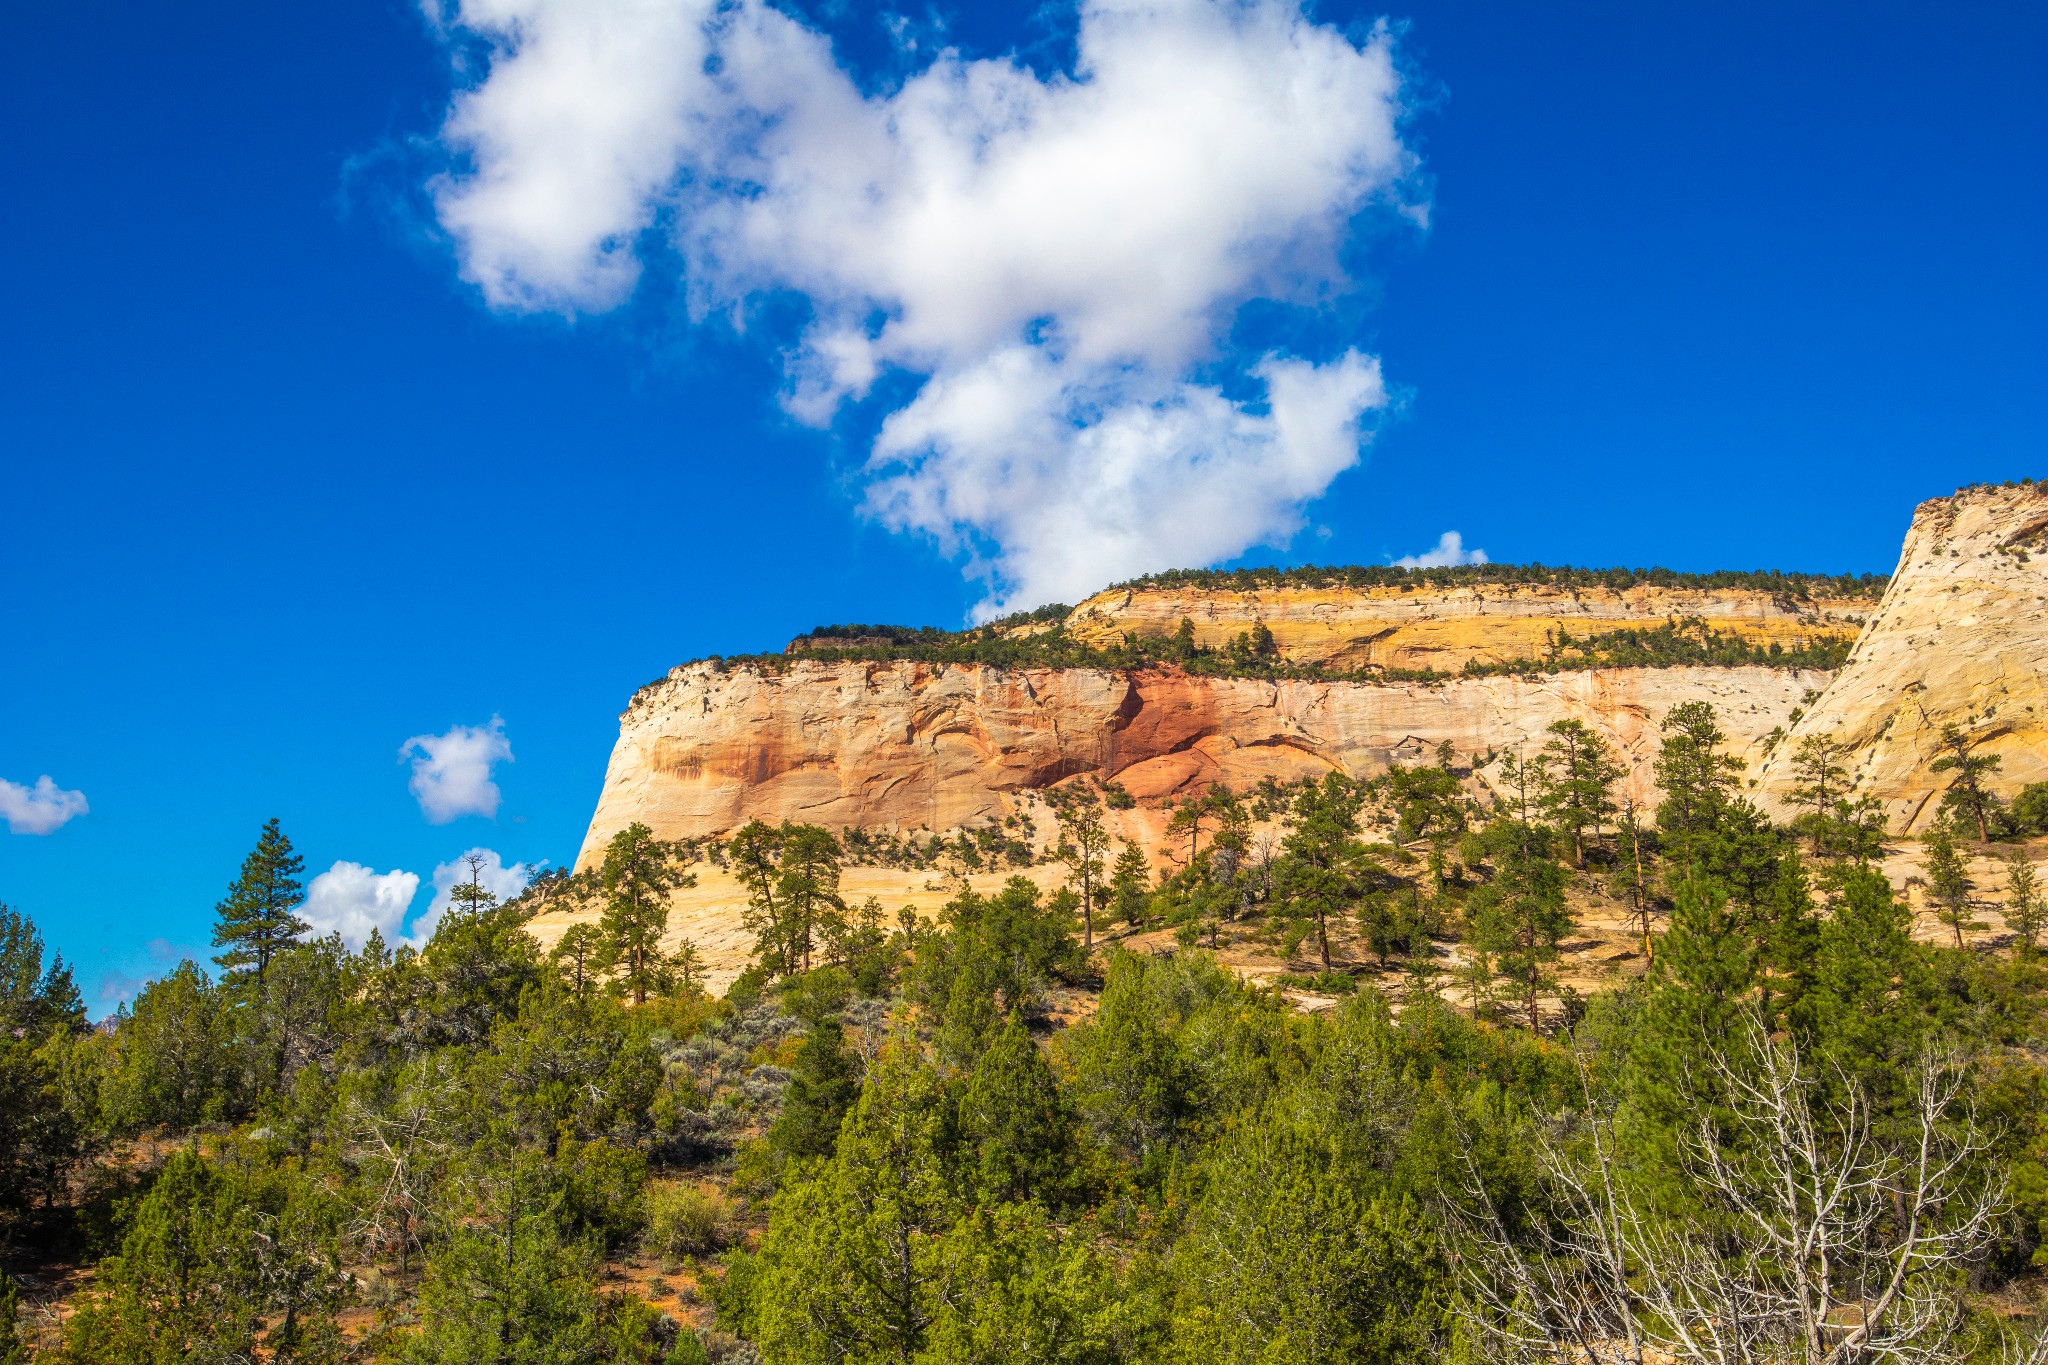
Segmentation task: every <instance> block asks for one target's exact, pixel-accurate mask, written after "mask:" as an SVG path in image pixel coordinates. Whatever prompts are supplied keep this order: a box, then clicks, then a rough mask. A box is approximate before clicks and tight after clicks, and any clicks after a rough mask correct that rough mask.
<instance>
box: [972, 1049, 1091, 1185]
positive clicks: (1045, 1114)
mask: <svg viewBox="0 0 2048 1365" xmlns="http://www.w3.org/2000/svg"><path fill="white" fill-rule="evenodd" d="M1074 1121H1075V1119H1074V1110H1073V1106H1072V1105H1071V1104H1069V1103H1068V1101H1067V1097H1066V1095H1065V1093H1064V1092H1063V1091H1062V1090H1061V1089H1060V1083H1059V1079H1058V1077H1056V1076H1055V1075H1054V1074H1053V1070H1052V1067H1051V1066H1049V1065H1048V1064H1047V1063H1046V1060H1045V1056H1044V1054H1043V1053H1041V1052H1040V1051H1039V1049H1038V1044H1037V1043H1035V1042H1033V1041H1032V1039H1031V1034H1030V1033H1029V1032H1028V1031H1027V1030H1026V1029H1025V1027H1024V1024H1023V1021H1022V1020H1020V1019H1019V1018H1018V1017H1017V1015H1016V1014H1014V1013H1013V1014H1011V1015H1010V1018H1009V1022H1008V1023H1006V1024H1005V1025H1004V1026H1003V1028H1002V1030H1001V1031H1000V1032H999V1033H997V1034H996V1036H995V1039H994V1041H993V1043H992V1044H991V1045H990V1046H989V1048H988V1050H987V1051H986V1052H984V1053H983V1054H982V1056H981V1059H980V1060H979V1061H978V1062H976V1063H975V1066H974V1070H973V1072H972V1073H971V1074H970V1075H969V1076H968V1078H967V1085H966V1087H965V1089H964V1090H963V1091H962V1093H961V1096H960V1128H961V1133H962V1135H963V1136H964V1137H965V1138H966V1139H967V1141H968V1142H969V1143H971V1144H973V1150H974V1151H975V1157H976V1163H977V1165H978V1166H979V1170H980V1185H981V1195H982V1198H983V1199H984V1200H986V1201H989V1202H995V1201H998V1200H1012V1201H1016V1202H1020V1203H1021V1202H1023V1201H1025V1200H1029V1199H1037V1200H1039V1201H1041V1202H1043V1203H1046V1204H1048V1205H1052V1204H1057V1203H1058V1202H1059V1201H1060V1199H1061V1197H1062V1196H1063V1195H1065V1194H1068V1193H1071V1192H1072V1187H1073V1183H1074V1181H1073V1177H1074V1164H1075V1160H1076V1153H1075V1143H1074Z"/></svg>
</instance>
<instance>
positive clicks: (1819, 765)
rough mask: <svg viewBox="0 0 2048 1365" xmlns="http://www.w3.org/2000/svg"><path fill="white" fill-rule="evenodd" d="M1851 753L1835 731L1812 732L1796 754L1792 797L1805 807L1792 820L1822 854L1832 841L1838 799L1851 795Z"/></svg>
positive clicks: (1796, 750) (1814, 850)
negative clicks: (1837, 738) (1815, 733)
mask: <svg viewBox="0 0 2048 1365" xmlns="http://www.w3.org/2000/svg"><path fill="white" fill-rule="evenodd" d="M1846 760H1847V755H1846V753H1845V751H1844V750H1843V748H1842V746H1841V744H1840V743H1839V742H1838V741H1837V740H1836V739H1835V737H1834V736H1833V735H1808V736H1806V738H1804V739H1802V740H1800V741H1799V747H1798V748H1797V749H1795V750H1794V751H1793V754H1792V790H1791V792H1790V794H1789V799H1790V800H1791V802H1792V804H1793V805H1795V806H1800V807H1803V808H1804V810H1803V811H1802V813H1801V814H1800V816H1799V818H1798V819H1797V820H1794V821H1793V822H1792V826H1793V828H1794V829H1797V830H1800V831H1802V832H1803V833H1805V834H1806V835H1807V837H1808V839H1809V840H1810V843H1811V847H1812V850H1813V854H1814V856H1815V857H1819V856H1820V854H1821V852H1822V850H1823V849H1825V848H1827V847H1828V845H1829V843H1830V842H1831V840H1830V838H1829V836H1830V834H1831V833H1832V828H1831V827H1832V825H1833V816H1834V811H1835V803H1836V802H1837V801H1840V800H1842V799H1843V798H1844V797H1846V796H1847V795H1848V791H1849V767H1848V763H1847V761H1846Z"/></svg>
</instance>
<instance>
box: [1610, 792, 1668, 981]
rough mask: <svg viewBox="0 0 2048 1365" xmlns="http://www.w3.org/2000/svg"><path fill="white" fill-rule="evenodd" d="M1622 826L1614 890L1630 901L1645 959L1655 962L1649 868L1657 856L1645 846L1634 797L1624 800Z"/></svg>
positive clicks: (1632, 916) (1654, 903)
mask: <svg viewBox="0 0 2048 1365" xmlns="http://www.w3.org/2000/svg"><path fill="white" fill-rule="evenodd" d="M1620 829H1621V833H1620V838H1621V849H1620V858H1619V860H1618V863H1617V866H1616V868H1615V876H1614V890H1615V893H1616V894H1617V895H1620V896H1622V897H1625V898H1626V899H1627V901H1628V908H1629V919H1630V920H1631V921H1632V922H1633V923H1634V924H1635V926H1636V928H1637V930H1638V931H1639V932H1640V933H1641V934H1642V936H1643V957H1644V959H1645V960H1647V961H1651V962H1654V961H1655V960H1656V956H1657V954H1656V951H1655V948H1654V945H1653V944H1652V942H1651V940H1650V921H1651V920H1652V919H1653V918H1655V916H1656V913H1657V905H1656V898H1655V896H1653V895H1652V894H1651V882H1650V867H1651V861H1652V859H1653V858H1654V857H1655V855H1654V854H1653V853H1652V852H1651V851H1650V850H1649V849H1648V848H1646V847H1645V846H1644V839H1643V822H1642V817H1641V815H1640V814H1638V812H1637V809H1636V800H1635V798H1634V797H1633V796H1628V797H1624V798H1623V799H1622V806H1621V826H1620Z"/></svg>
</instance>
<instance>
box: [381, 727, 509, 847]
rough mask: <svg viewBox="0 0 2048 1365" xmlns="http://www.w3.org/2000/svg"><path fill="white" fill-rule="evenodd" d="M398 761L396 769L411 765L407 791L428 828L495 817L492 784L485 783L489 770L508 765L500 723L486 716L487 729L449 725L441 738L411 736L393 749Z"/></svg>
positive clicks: (506, 744)
mask: <svg viewBox="0 0 2048 1365" xmlns="http://www.w3.org/2000/svg"><path fill="white" fill-rule="evenodd" d="M398 758H399V761H400V762H401V763H402V762H404V761H405V760H406V759H408V758H410V759H411V760H412V781H411V782H410V783H408V784H407V785H408V786H410V787H411V788H412V794H413V795H414V796H415V797H417V798H418V800H419V803H420V811H421V813H422V814H424V815H425V816H426V817H427V819H428V821H429V822H431V823H433V824H436V825H445V824H447V823H448V822H449V821H450V820H454V819H458V818H460V817H461V816H464V815H482V816H487V817H488V816H495V815H496V814H497V813H498V799H499V795H498V784H497V783H495V782H493V781H492V780H491V766H492V765H493V764H495V763H497V762H499V761H500V760H502V761H504V762H506V763H510V762H511V761H512V744H511V741H509V740H507V739H506V738H505V722H504V721H503V720H502V719H501V718H499V717H497V716H492V717H491V722H490V724H488V725H474V726H472V725H455V726H450V727H449V730H448V733H446V734H444V735H414V736H413V737H412V738H411V739H409V740H407V741H406V742H405V743H404V744H402V745H400V746H399V750H398Z"/></svg>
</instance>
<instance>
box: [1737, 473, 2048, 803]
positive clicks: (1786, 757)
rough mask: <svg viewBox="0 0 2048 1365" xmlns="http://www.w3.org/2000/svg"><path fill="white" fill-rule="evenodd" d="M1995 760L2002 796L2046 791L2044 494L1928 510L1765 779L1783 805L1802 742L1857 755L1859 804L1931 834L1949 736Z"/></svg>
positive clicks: (1986, 497)
mask: <svg viewBox="0 0 2048 1365" xmlns="http://www.w3.org/2000/svg"><path fill="white" fill-rule="evenodd" d="M1949 724H1953V725H1957V726H1959V727H1961V728H1962V729H1963V730H1964V731H1965V732H1966V733H1967V734H1969V735H1970V736H1971V737H1972V738H1973V739H1974V740H1975V741H1976V742H1977V744H1978V745H1979V747H1980V751H1981V752H1985V753H1992V754H1997V755H1998V756H1999V759H2000V768H1999V771H1998V773H1997V775H1996V783H1995V785H1996V786H1998V787H2000V788H2001V789H2005V790H2010V789H2012V788H2015V787H2017V786H2019V785H2021V784H2023V783H2027V782H2039V781H2043V780H2048V485H2044V484H2039V483H2036V484H2030V485H2022V486H2019V487H2011V488H1999V487H1984V488H1971V489H1965V490H1964V491H1962V492H1960V493H1958V494H1956V495H1955V496H1954V497H1950V498H1936V499H1934V500H1932V501H1930V502H1924V503H1922V504H1920V507H1919V508H1918V509H1917V510H1916V511H1915V513H1914V515H1913V524H1912V526H1911V528H1910V529H1909V530H1908V531H1907V533H1906V544H1905V548H1904V550H1903V552H1902V553H1901V554H1900V556H1899V567H1898V570H1897V572H1896V573H1894V574H1893V576H1892V579H1891V584H1890V586H1889V588H1887V590H1886V591H1885V595H1884V598H1883V600H1882V601H1881V602H1880V603H1879V604H1878V607H1877V610H1876V611H1875V613H1874V614H1873V615H1872V617H1871V620H1870V623H1869V625H1868V626H1867V627H1866V628H1865V629H1864V631H1863V633H1862V635H1861V636H1860V637H1859V638H1858V640H1857V643H1856V647H1855V649H1854V651H1853V652H1852V653H1851V654H1850V656H1849V660H1848V663H1847V664H1846V665H1845V666H1844V667H1843V668H1842V669H1841V671H1840V672H1839V674H1838V675H1837V676H1836V677H1835V679H1834V681H1833V682H1831V683H1830V684H1829V685H1828V687H1827V689H1826V690H1825V691H1823V692H1822V694H1821V696H1820V699H1819V701H1817V702H1816V703H1815V704H1814V705H1812V706H1810V707H1808V708H1806V710H1805V714H1804V715H1803V716H1801V717H1800V718H1799V720H1798V721H1797V722H1796V723H1795V724H1793V725H1792V726H1791V727H1790V733H1789V734H1788V736H1787V737H1786V740H1785V741H1784V742H1782V743H1780V744H1778V745H1777V746H1775V747H1774V748H1773V750H1772V753H1771V756H1770V760H1769V761H1768V762H1767V763H1765V764H1764V765H1763V767H1762V768H1761V769H1760V771H1759V773H1758V779H1759V782H1758V785H1759V788H1760V790H1761V791H1762V793H1763V794H1764V795H1765V796H1766V797H1767V798H1769V799H1771V800H1773V801H1779V802H1781V801H1782V799H1783V798H1784V796H1785V795H1786V793H1787V792H1788V791H1789V790H1790V788H1791V785H1792V780H1793V775H1792V763H1791V757H1792V754H1793V753H1794V751H1795V750H1796V748H1797V746H1798V743H1799V741H1800V740H1801V739H1802V738H1804V737H1806V736H1808V735H1820V734H1827V735H1833V736H1834V737H1835V738H1836V739H1837V740H1838V741H1840V742H1841V743H1843V744H1844V745H1846V746H1847V748H1848V749H1849V751H1850V753H1851V754H1852V755H1853V759H1852V763H1853V771H1854V776H1855V780H1856V791H1857V794H1859V795H1868V796H1875V797H1877V798H1878V799H1879V800H1880V801H1882V802H1884V804H1885V807H1886V810H1887V812H1888V814H1889V815H1890V817H1891V822H1892V827H1893V828H1894V829H1895V830H1899V831H1913V830H1918V829H1921V828H1924V827H1925V825H1926V824H1927V822H1928V820H1929V819H1931V818H1932V816H1933V814H1934V812H1935V809H1936V806H1937V804H1938V803H1937V802H1936V801H1935V799H1934V798H1936V797H1937V796H1939V794H1940V793H1941V792H1942V791H1943V790H1944V789H1945V788H1946V787H1947V785H1948V782H1947V778H1946V777H1945V776H1944V775H1942V774H1940V773H1936V772H1934V771H1933V770H1932V767H1931V764H1932V763H1933V761H1934V759H1935V758H1936V757H1937V754H1936V752H1935V744H1936V741H1937V740H1938V738H1939V736H1940V734H1941V729H1942V727H1943V726H1944V725H1949Z"/></svg>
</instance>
